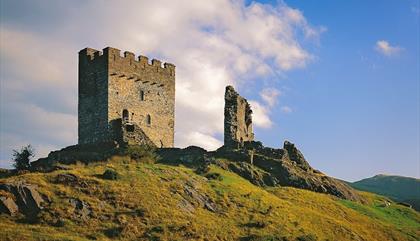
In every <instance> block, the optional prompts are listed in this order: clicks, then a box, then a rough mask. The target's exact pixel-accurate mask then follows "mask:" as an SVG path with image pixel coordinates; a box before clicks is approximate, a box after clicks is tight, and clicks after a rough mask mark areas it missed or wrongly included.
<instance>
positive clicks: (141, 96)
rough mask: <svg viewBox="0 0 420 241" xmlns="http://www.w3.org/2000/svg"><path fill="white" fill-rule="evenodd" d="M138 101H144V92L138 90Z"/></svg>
mask: <svg viewBox="0 0 420 241" xmlns="http://www.w3.org/2000/svg"><path fill="white" fill-rule="evenodd" d="M140 100H141V101H143V100H144V91H143V90H140Z"/></svg>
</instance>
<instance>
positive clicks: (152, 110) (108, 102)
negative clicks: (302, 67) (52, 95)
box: [78, 47, 254, 147]
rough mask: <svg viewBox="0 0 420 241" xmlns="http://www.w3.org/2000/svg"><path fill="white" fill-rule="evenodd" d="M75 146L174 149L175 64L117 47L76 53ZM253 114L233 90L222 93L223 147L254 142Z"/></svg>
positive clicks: (87, 49)
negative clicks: (112, 144)
mask: <svg viewBox="0 0 420 241" xmlns="http://www.w3.org/2000/svg"><path fill="white" fill-rule="evenodd" d="M78 112H79V113H78V114H79V115H78V116H79V129H78V132H79V144H90V143H99V142H109V141H117V142H120V143H125V144H140V145H149V146H155V147H173V146H174V120H175V65H173V64H169V63H165V64H164V65H163V67H162V63H161V62H160V61H159V60H156V59H153V60H152V62H151V63H149V61H148V58H147V57H144V56H139V57H138V59H137V60H136V59H135V56H134V54H133V53H131V52H127V51H126V52H124V56H121V55H120V50H118V49H115V48H110V47H108V48H105V49H103V51H102V52H101V51H98V50H95V49H91V48H85V49H83V50H81V51H80V52H79V108H78ZM251 114H252V110H251V107H250V105H249V104H248V102H247V100H246V99H244V98H243V97H241V96H240V95H239V94H238V93H237V92H236V91H235V90H234V89H233V87H232V86H227V87H226V93H225V112H224V115H225V123H224V132H225V133H224V142H225V146H230V147H240V146H243V144H244V143H245V142H250V141H253V140H254V133H253V131H252V116H251Z"/></svg>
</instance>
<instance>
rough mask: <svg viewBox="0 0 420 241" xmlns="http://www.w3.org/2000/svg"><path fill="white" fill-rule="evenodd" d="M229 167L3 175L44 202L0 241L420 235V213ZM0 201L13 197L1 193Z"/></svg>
mask: <svg viewBox="0 0 420 241" xmlns="http://www.w3.org/2000/svg"><path fill="white" fill-rule="evenodd" d="M156 161H157V163H155V162H156ZM233 163H236V161H235V160H232V159H226V158H217V159H216V160H215V162H214V163H212V164H210V165H208V166H207V167H206V168H204V169H203V168H202V165H194V164H191V162H189V161H188V160H184V163H182V162H176V163H175V162H174V163H169V162H162V161H159V160H158V159H157V156H156V155H155V154H154V153H150V152H147V151H146V152H144V151H141V152H138V151H133V150H132V151H130V152H127V153H122V154H120V155H114V156H112V157H110V158H108V159H106V160H103V161H99V162H90V163H88V164H82V163H76V164H71V165H59V166H57V167H56V168H55V170H54V171H49V172H46V173H41V172H32V173H23V174H20V175H13V176H9V177H3V178H0V185H3V186H7V185H9V186H11V185H23V184H24V185H27V186H30V187H32V188H33V189H36V191H37V192H38V193H39V197H40V198H41V199H42V200H41V205H40V206H41V208H40V209H39V211H38V212H36V213H32V214H28V213H26V214H25V213H16V214H14V215H12V216H11V215H8V214H1V215H0V233H1V238H2V240H183V241H184V240H209V241H210V240H238V241H251V240H254V241H257V240H259V241H270V240H283V241H287V240H293V241H294V240H299V241H305V240H306V241H309V240H381V241H386V240H417V237H419V236H420V231H419V230H420V215H419V214H418V213H417V212H415V211H414V210H412V209H410V208H407V207H404V206H401V205H398V204H396V203H394V202H393V201H391V200H389V199H388V198H385V197H382V196H378V195H375V194H370V193H365V192H359V193H358V194H359V195H360V196H361V197H363V199H364V200H365V201H364V203H361V202H358V201H350V200H345V199H340V198H337V197H336V196H332V195H328V194H322V193H316V192H312V191H309V190H302V189H297V188H293V187H278V186H277V187H269V186H264V185H261V186H258V185H254V184H253V183H251V182H250V181H249V180H247V179H245V178H243V177H241V176H239V175H237V174H236V173H234V172H231V171H229V169H228V168H225V167H227V166H229V164H233ZM0 189H1V188H0ZM0 196H3V197H6V196H8V197H9V198H12V199H13V198H15V199H16V197H13V196H11V195H10V193H7V192H5V191H4V190H3V191H0Z"/></svg>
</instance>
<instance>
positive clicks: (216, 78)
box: [0, 0, 323, 156]
mask: <svg viewBox="0 0 420 241" xmlns="http://www.w3.org/2000/svg"><path fill="white" fill-rule="evenodd" d="M73 4H74V3H72V2H71V1H69V2H66V3H59V4H58V3H54V2H53V3H50V5H49V11H50V12H54V14H53V15H48V14H44V15H42V14H40V15H39V16H38V17H39V18H45V19H44V20H43V21H42V22H43V23H44V22H45V23H48V24H45V23H44V25H42V23H37V24H40V26H37V27H33V26H26V27H25V26H24V27H20V28H13V27H12V26H13V21H8V25H7V27H6V25H5V24H1V25H0V31H1V34H0V38H1V39H0V50H1V52H0V57H1V62H0V63H1V70H2V71H0V72H1V81H2V82H1V85H2V86H1V87H2V88H1V89H0V98H1V103H0V104H1V105H0V106H1V108H2V110H3V109H5V108H6V106H7V107H8V108H11V109H13V108H14V107H15V106H16V108H19V110H23V111H18V112H16V113H13V114H12V113H11V114H10V115H11V116H10V119H13V118H15V119H20V121H19V123H20V124H19V125H20V127H22V128H23V127H24V129H32V130H33V131H32V132H31V133H33V135H32V134H29V133H25V132H22V131H18V127H19V126H17V124H16V123H13V122H10V121H9V122H7V126H6V124H5V123H3V124H1V126H0V131H1V133H0V135H2V136H4V135H3V134H4V133H6V132H7V133H8V135H12V136H15V137H16V138H15V139H16V140H22V141H27V140H30V141H31V143H32V144H34V145H35V146H36V144H35V143H41V145H43V146H44V147H51V146H56V145H60V144H62V143H65V144H67V143H76V142H77V130H76V128H75V127H76V126H77V111H76V110H77V52H78V51H79V50H80V49H82V48H84V47H88V46H89V47H93V48H99V49H100V48H103V47H106V46H112V47H116V48H119V49H121V50H122V51H125V50H127V51H132V52H135V53H137V54H143V55H148V56H149V57H151V58H160V59H162V60H163V61H168V62H172V63H174V64H175V65H176V76H177V77H176V78H177V79H176V81H177V82H176V91H177V92H176V98H177V99H176V123H175V128H176V137H175V139H176V140H175V141H176V145H177V146H181V147H184V146H187V145H191V144H200V145H201V146H202V147H204V148H207V149H213V148H215V147H216V146H218V145H220V144H221V141H220V140H217V139H216V138H215V136H216V135H218V134H221V133H223V105H224V100H223V94H224V88H225V86H226V85H228V84H233V85H235V86H239V87H240V86H243V85H244V84H245V83H248V82H249V81H250V80H251V79H255V78H256V77H260V76H265V77H266V76H267V75H270V74H272V73H278V72H284V71H287V70H290V69H294V68H301V67H304V66H305V65H306V64H307V63H308V62H310V61H311V59H312V56H311V54H310V53H308V52H307V51H306V50H305V49H304V48H303V47H302V46H301V45H300V40H299V37H298V36H299V35H300V34H299V33H303V35H304V36H305V37H306V38H312V39H317V38H318V37H319V35H320V34H321V32H322V31H323V29H322V28H313V27H311V26H310V24H309V23H308V22H307V21H306V19H305V18H304V16H303V14H302V13H301V12H300V11H298V10H296V9H292V8H290V7H288V6H287V5H285V4H284V3H283V2H279V3H278V4H277V6H271V5H264V4H260V3H252V4H250V5H249V6H245V4H244V2H243V1H229V0H215V1H190V0H179V1H162V0H155V1H146V0H143V1H124V2H107V3H106V4H104V3H103V2H102V1H89V2H86V3H83V6H78V7H74V6H73ZM78 4H80V3H78ZM63 5H64V6H63ZM25 7H26V8H27V6H19V9H21V10H22V11H24V10H26V11H32V10H33V9H29V8H28V9H25ZM34 11H35V10H34ZM31 14H32V15H35V14H39V12H31ZM60 16H65V17H62V18H60V19H57V17H60ZM15 21H19V20H18V19H15ZM51 23H54V24H51ZM19 24H20V23H19ZM26 24H28V23H26ZM34 24H35V23H34ZM16 25H17V24H16ZM19 26H21V25H19ZM275 95H276V94H274V95H273V93H271V96H269V95H268V96H266V97H265V98H266V99H265V101H267V103H272V105H274V103H275V100H274V99H275V97H277V96H275ZM277 95H278V94H277ZM263 99H264V97H263ZM33 109H34V110H33ZM253 109H254V113H255V119H254V123H255V125H256V126H260V127H265V128H268V127H270V126H271V125H272V122H271V120H270V119H269V116H268V114H269V109H268V108H267V107H265V106H263V105H261V104H259V103H256V102H255V103H254V105H253ZM29 113H31V115H33V116H31V118H28V116H29ZM34 115H39V116H37V117H35V116H34ZM40 116H41V117H40ZM42 116H43V117H42ZM32 117H35V118H34V119H35V121H33V120H32ZM1 118H2V122H4V118H5V117H4V116H3V115H2V117H1ZM8 118H9V117H8ZM39 118H43V120H40V121H38V119H39ZM57 118H58V119H57ZM51 120H56V121H55V122H51ZM43 121H45V123H44V122H43ZM42 123H44V124H42ZM52 128H53V129H52ZM35 130H36V131H35ZM40 133H43V134H42V135H41V134H40ZM31 135H32V136H31ZM29 137H30V138H29ZM200 138H202V140H203V141H200ZM6 141H7V140H3V142H6ZM23 144H27V143H23V142H22V143H17V142H16V143H14V145H18V146H19V145H23ZM4 152H6V149H5V148H2V153H4ZM2 156H4V155H3V154H2Z"/></svg>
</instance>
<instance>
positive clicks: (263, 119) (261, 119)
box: [249, 100, 273, 128]
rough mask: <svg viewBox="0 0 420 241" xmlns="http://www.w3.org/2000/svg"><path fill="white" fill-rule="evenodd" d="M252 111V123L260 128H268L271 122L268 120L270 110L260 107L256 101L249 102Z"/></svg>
mask: <svg viewBox="0 0 420 241" xmlns="http://www.w3.org/2000/svg"><path fill="white" fill-rule="evenodd" d="M249 104H250V105H251V109H252V123H253V124H254V125H255V126H257V127H261V128H270V127H271V126H272V125H273V122H272V121H271V119H270V116H269V114H270V110H269V108H267V107H266V106H264V105H261V104H260V103H258V102H257V101H253V100H251V101H249Z"/></svg>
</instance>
